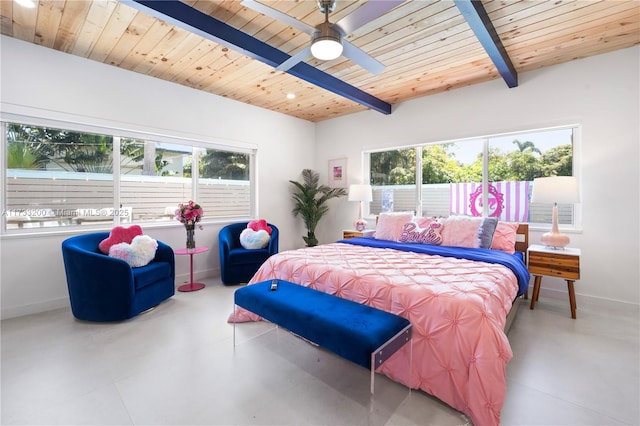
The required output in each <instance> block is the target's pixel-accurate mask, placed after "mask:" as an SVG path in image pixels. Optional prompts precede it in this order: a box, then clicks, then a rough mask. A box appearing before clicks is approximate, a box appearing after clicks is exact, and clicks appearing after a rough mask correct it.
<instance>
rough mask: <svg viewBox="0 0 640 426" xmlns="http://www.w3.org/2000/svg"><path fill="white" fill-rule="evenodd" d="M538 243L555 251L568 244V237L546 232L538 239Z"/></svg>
mask: <svg viewBox="0 0 640 426" xmlns="http://www.w3.org/2000/svg"><path fill="white" fill-rule="evenodd" d="M540 242H542V244H544V245H546V246H547V247H551V248H554V249H557V250H562V249H564V248H565V246H567V245H568V244H569V237H567V236H566V235H564V234H561V233H559V232H547V233H546V234H543V235H542V237H540Z"/></svg>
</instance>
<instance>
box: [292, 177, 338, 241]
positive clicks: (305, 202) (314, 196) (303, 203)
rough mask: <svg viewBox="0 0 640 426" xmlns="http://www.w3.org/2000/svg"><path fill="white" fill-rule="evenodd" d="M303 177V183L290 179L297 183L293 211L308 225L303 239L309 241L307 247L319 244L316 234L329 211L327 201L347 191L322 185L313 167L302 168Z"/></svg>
mask: <svg viewBox="0 0 640 426" xmlns="http://www.w3.org/2000/svg"><path fill="white" fill-rule="evenodd" d="M302 179H303V182H302V183H300V182H296V181H294V180H290V181H289V182H291V183H292V184H293V185H295V189H294V193H293V195H292V196H293V200H294V201H295V207H294V208H293V211H292V212H293V215H294V216H298V215H300V216H302V220H304V224H305V226H306V227H307V236H306V237H302V239H303V240H304V242H305V243H307V247H313V246H317V245H318V239H317V238H316V234H315V231H316V226H318V222H320V219H322V217H323V216H324V215H325V214H327V212H328V211H329V206H328V205H327V201H329V200H330V199H332V198H338V197H342V196H345V195H347V191H346V190H345V189H343V188H329V187H328V186H326V185H320V184H319V181H320V175H319V174H318V173H317V172H314V171H313V170H311V169H304V170H302Z"/></svg>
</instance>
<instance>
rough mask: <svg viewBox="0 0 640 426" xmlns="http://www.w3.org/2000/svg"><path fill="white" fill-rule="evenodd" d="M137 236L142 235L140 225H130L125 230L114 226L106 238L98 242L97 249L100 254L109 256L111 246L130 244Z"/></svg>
mask: <svg viewBox="0 0 640 426" xmlns="http://www.w3.org/2000/svg"><path fill="white" fill-rule="evenodd" d="M138 235H142V228H141V227H140V225H131V226H129V227H128V228H125V227H124V226H116V227H115V228H113V229H112V230H111V232H110V233H109V236H108V237H107V238H105V239H104V240H102V241H100V244H98V248H99V249H100V251H101V252H102V253H104V254H109V249H110V248H111V246H113V245H115V244H120V243H127V244H131V241H133V238H134V237H136V236H138Z"/></svg>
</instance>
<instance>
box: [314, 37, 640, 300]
mask: <svg viewBox="0 0 640 426" xmlns="http://www.w3.org/2000/svg"><path fill="white" fill-rule="evenodd" d="M639 59H640V47H633V48H629V49H624V50H621V51H617V52H613V53H609V54H604V55H599V56H596V57H592V58H587V59H582V60H578V61H573V62H570V63H566V64H561V65H557V66H553V67H549V68H544V69H541V70H537V71H532V72H528V73H525V74H521V75H520V78H519V79H520V84H519V86H518V87H517V88H514V89H508V88H507V86H506V85H505V83H504V82H503V81H502V80H495V81H492V82H488V83H484V84H480V85H476V86H472V87H467V88H463V89H458V90H453V91H451V92H447V93H442V94H439V95H435V96H430V97H426V98H422V99H418V100H414V101H411V102H405V103H403V104H400V105H397V106H396V107H395V108H394V110H393V113H392V114H391V115H389V116H384V115H381V114H379V113H375V112H372V111H366V112H363V113H359V114H354V115H350V116H346V117H342V118H337V119H333V120H329V121H326V122H322V123H319V124H318V125H317V130H316V152H317V161H316V167H317V168H318V170H320V171H321V172H322V173H323V176H326V174H327V166H326V164H327V160H329V159H331V158H339V157H348V169H349V180H350V181H351V182H352V183H353V182H355V183H360V182H361V176H362V174H361V169H362V167H361V154H360V153H361V151H362V150H363V149H367V148H373V147H393V146H397V145H401V144H410V143H419V142H436V141H443V140H450V139H456V138H464V137H472V136H480V135H486V134H494V133H501V132H509V131H517V130H526V129H537V128H544V127H549V126H555V125H565V124H574V123H579V124H581V125H582V141H581V142H580V145H579V151H581V152H578V158H577V160H578V161H580V163H581V165H582V168H581V172H582V176H581V185H582V212H583V230H582V232H581V233H578V234H571V235H570V237H571V246H575V247H578V248H580V249H582V259H581V279H580V281H578V282H577V283H576V292H577V294H578V309H579V308H580V299H581V298H582V299H583V300H584V299H587V298H588V297H595V298H604V299H612V300H618V301H623V302H628V303H632V304H636V305H638V304H639V303H640V300H639V283H640V277H639V265H638V258H639V255H640V252H639V241H640V232H639V225H638V223H639V218H638V216H639V215H638V211H639V206H640V201H639V192H640V186H639V173H638V168H639V161H638V160H639V157H640V155H639V148H638V147H639V145H640V135H639V128H640V122H639V117H640V107H639V103H640V100H639V96H640V95H639V94H640V87H639V76H640V67H639V63H640V60H639ZM356 216H357V205H356V203H346V202H344V203H341V204H336V208H335V209H334V210H333V211H332V215H331V217H330V218H329V219H328V220H327V221H326V222H324V223H321V226H322V229H323V230H324V233H323V234H322V235H323V240H324V241H325V242H326V241H331V240H335V239H337V238H339V236H340V230H341V229H345V228H349V227H350V223H351V222H352V221H353V220H354V219H355V217H356ZM541 233H542V232H541V231H540V230H533V231H532V232H531V241H532V242H533V243H539V238H540V234H541ZM542 285H543V287H542V291H543V292H546V293H547V294H549V295H553V296H556V297H563V298H566V297H567V296H566V284H565V283H564V281H561V280H558V279H552V278H544V279H543V284H542ZM553 290H557V292H554V291H553ZM543 294H544V293H543Z"/></svg>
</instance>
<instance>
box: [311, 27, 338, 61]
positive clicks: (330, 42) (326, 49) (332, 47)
mask: <svg viewBox="0 0 640 426" xmlns="http://www.w3.org/2000/svg"><path fill="white" fill-rule="evenodd" d="M311 54H312V55H313V56H314V57H316V58H318V59H320V60H323V61H329V60H331V59H336V58H337V57H339V56H340V55H342V42H341V34H340V32H339V31H338V30H336V29H335V28H334V26H333V24H331V23H330V22H328V21H325V22H323V23H322V24H320V25H318V31H316V32H315V33H314V34H313V38H312V42H311Z"/></svg>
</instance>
